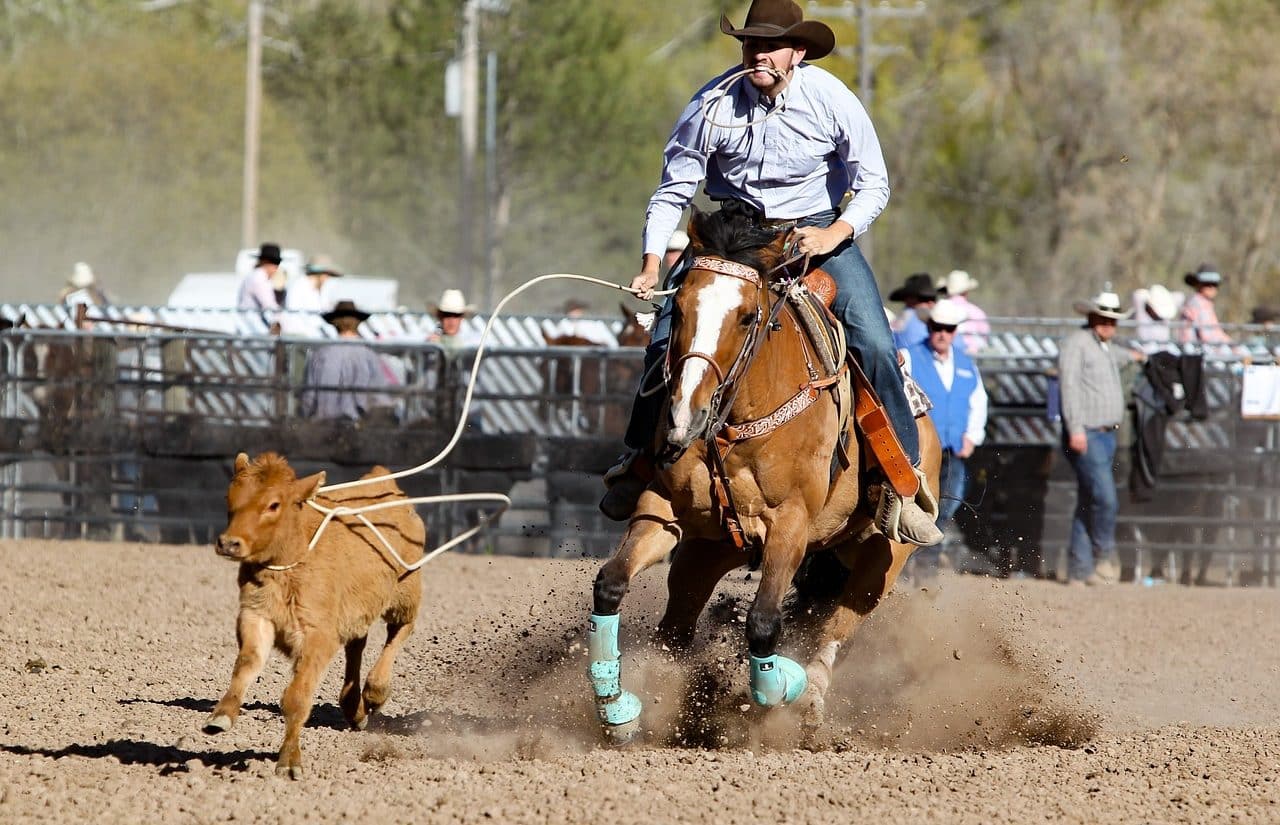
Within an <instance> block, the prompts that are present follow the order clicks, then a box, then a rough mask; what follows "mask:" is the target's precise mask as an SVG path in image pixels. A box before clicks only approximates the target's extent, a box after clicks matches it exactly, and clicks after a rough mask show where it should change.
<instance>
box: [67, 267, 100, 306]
mask: <svg viewBox="0 0 1280 825" xmlns="http://www.w3.org/2000/svg"><path fill="white" fill-rule="evenodd" d="M58 303H60V304H67V305H73V304H88V305H90V306H106V305H108V304H110V303H111V299H110V298H109V297H107V293H106V292H104V291H103V289H102V287H101V286H100V285H99V284H98V279H97V277H96V276H95V275H94V274H93V269H92V268H91V267H90V266H89V265H88V264H87V263H85V262H84V261H77V262H76V265H75V266H74V267H72V269H71V277H70V278H68V279H67V285H66V286H65V287H63V289H62V291H61V292H59V293H58Z"/></svg>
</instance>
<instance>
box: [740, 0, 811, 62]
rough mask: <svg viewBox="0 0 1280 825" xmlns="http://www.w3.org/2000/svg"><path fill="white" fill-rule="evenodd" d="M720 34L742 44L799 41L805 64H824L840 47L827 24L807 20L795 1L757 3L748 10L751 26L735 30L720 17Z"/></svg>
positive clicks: (782, 0)
mask: <svg viewBox="0 0 1280 825" xmlns="http://www.w3.org/2000/svg"><path fill="white" fill-rule="evenodd" d="M720 31H722V32H724V33H725V34H727V35H729V36H731V37H736V38H738V39H739V40H741V39H742V38H744V37H760V38H764V39H766V40H795V41H796V42H798V43H802V44H803V45H804V57H805V60H820V59H821V58H824V57H826V56H827V55H829V54H831V50H832V49H834V48H835V47H836V35H835V32H833V31H831V27H829V26H828V25H827V24H826V23H819V22H818V21H817V20H805V19H804V12H803V11H801V10H800V6H799V5H797V4H796V3H793V2H792V0H754V2H753V3H752V4H751V8H749V9H747V22H746V23H745V24H744V25H743V26H742V28H740V29H735V28H734V27H733V24H732V23H730V22H729V16H728V15H725V14H722V15H720Z"/></svg>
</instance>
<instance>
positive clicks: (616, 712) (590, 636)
mask: <svg viewBox="0 0 1280 825" xmlns="http://www.w3.org/2000/svg"><path fill="white" fill-rule="evenodd" d="M587 649H588V650H589V651H590V654H591V664H590V666H589V667H588V669H587V675H588V676H589V677H590V678H591V690H592V691H593V692H594V693H595V695H596V715H597V716H599V717H600V721H601V722H602V723H604V724H605V725H609V726H611V727H616V726H619V725H626V724H629V723H631V722H634V721H635V720H636V719H639V718H640V709H641V707H643V705H642V703H641V702H640V699H639V698H637V697H636V696H635V695H634V694H631V693H628V692H627V691H625V690H623V689H622V661H621V653H620V652H619V650H618V617H617V616H597V615H596V614H594V613H593V614H591V623H590V625H589V626H588V628H587Z"/></svg>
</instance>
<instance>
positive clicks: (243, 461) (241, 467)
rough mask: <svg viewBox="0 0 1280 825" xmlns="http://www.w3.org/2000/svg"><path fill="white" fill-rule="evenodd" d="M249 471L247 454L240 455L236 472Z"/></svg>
mask: <svg viewBox="0 0 1280 825" xmlns="http://www.w3.org/2000/svg"><path fill="white" fill-rule="evenodd" d="M247 469H249V456H248V455H246V454H245V453H240V455H238V456H236V472H237V473H243V472H244V471H245V470H247Z"/></svg>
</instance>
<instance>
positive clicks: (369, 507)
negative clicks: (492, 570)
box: [271, 272, 675, 572]
mask: <svg viewBox="0 0 1280 825" xmlns="http://www.w3.org/2000/svg"><path fill="white" fill-rule="evenodd" d="M552 280H571V281H584V282H586V283H589V284H596V285H598V286H604V287H609V288H610V289H617V290H621V291H622V292H629V293H631V294H633V295H638V294H639V291H638V290H635V289H632V288H631V287H629V286H622V285H621V284H615V283H613V282H612V281H606V280H603V279H601V278H592V277H591V276H589V275H573V274H571V273H567V272H557V273H553V274H550V275H539V276H538V277H536V278H532V279H530V280H528V281H525V282H524V283H523V284H521V285H520V286H518V287H516V288H515V289H513V290H512V291H511V292H509V293H507V295H506V297H504V298H503V299H502V300H501V301H499V302H498V305H497V306H495V307H494V308H493V313H492V314H491V315H490V317H489V320H488V322H487V323H486V324H485V325H484V332H482V333H481V334H480V343H479V345H477V347H476V355H475V362H474V363H473V364H472V365H471V376H470V378H469V379H468V381H467V393H466V395H465V396H464V397H463V401H462V413H461V415H460V416H459V417H458V426H457V427H455V428H454V431H453V437H452V438H450V439H449V443H447V444H445V445H444V447H443V448H441V450H440V452H439V453H437V454H436V455H435V456H434V457H432V458H430V459H428V460H427V461H424V462H423V463H421V464H419V465H418V466H416V467H410V468H408V469H406V470H399V471H397V472H394V473H391V474H390V475H383V476H374V477H372V478H361V479H357V480H355V481H347V482H344V483H342V484H330V485H327V486H325V487H321V488H320V489H318V490H317V491H316V494H317V495H319V494H321V493H329V492H333V491H335V490H347V489H350V488H353V487H360V486H362V485H365V484H380V483H382V482H384V481H394V480H396V479H399V478H405V477H407V476H411V475H415V474H417V473H421V472H423V471H424V470H428V469H430V468H431V467H434V466H435V465H437V464H439V463H440V462H441V461H443V460H444V458H445V457H446V456H447V455H449V453H450V452H452V451H453V448H454V447H455V446H457V444H458V441H459V440H460V439H461V438H462V433H463V430H464V429H465V428H466V424H467V414H468V413H469V412H470V410H471V396H472V395H473V394H474V393H475V388H476V376H477V375H479V373H480V362H481V360H482V358H483V357H484V348H485V346H486V345H487V343H488V340H489V333H490V331H491V330H492V329H493V323H494V321H496V320H497V319H498V317H499V316H500V315H501V314H502V308H503V307H504V306H506V305H507V302H508V301H510V300H511V299H512V298H515V297H516V296H517V295H519V294H520V293H522V292H524V291H525V290H527V289H529V288H530V287H533V286H535V285H537V284H540V283H543V282H544V281H552ZM673 292H675V290H674V289H667V290H658V291H655V292H653V293H652V294H653V295H654V296H659V295H670V294H672V293H673ZM458 501H490V502H495V503H497V504H498V505H499V506H498V508H497V509H496V510H495V511H494V512H492V513H490V514H489V515H487V516H485V517H484V518H483V519H481V520H480V522H479V523H478V524H476V525H475V526H474V527H472V528H471V529H469V530H467V531H466V532H464V533H461V534H460V535H457V536H455V537H454V538H452V539H450V540H449V541H448V542H446V543H444V544H442V545H440V546H439V547H437V548H435V549H433V550H432V551H431V552H429V553H427V554H425V555H424V556H423V557H422V558H420V559H418V560H417V561H416V562H413V563H412V564H411V563H409V562H406V561H405V560H404V559H403V558H401V557H400V554H399V553H397V552H396V551H395V548H394V547H392V546H391V543H390V542H389V541H387V539H386V537H385V536H383V535H382V532H381V531H379V530H378V528H377V527H376V526H375V525H374V524H373V522H371V521H370V520H369V519H368V518H367V517H366V516H365V515H364V514H365V513H371V512H374V511H376V510H385V509H387V508H389V507H406V506H409V505H414V504H443V503H447V502H458ZM307 504H309V505H311V507H312V508H314V509H315V510H317V511H319V512H321V513H323V514H324V519H323V520H322V521H321V522H320V526H319V527H317V528H316V532H315V535H314V536H312V537H311V541H310V542H309V543H308V544H307V551H308V552H310V551H311V550H313V549H315V546H316V543H317V542H319V541H320V536H321V535H322V534H323V533H324V531H325V528H326V527H328V526H329V522H331V521H333V520H334V519H335V518H337V517H338V516H355V518H356V519H357V520H359V521H360V523H361V524H363V525H364V526H365V527H368V528H369V529H370V530H372V531H373V534H374V535H375V536H377V537H378V541H379V542H381V543H382V546H383V547H384V548H385V549H386V551H387V552H388V553H389V554H391V557H392V558H393V559H395V560H396V563H397V564H399V565H400V566H401V567H403V568H404V569H405V571H406V572H413V571H414V570H417V569H418V568H420V567H422V566H423V565H424V564H426V563H427V562H429V561H431V560H432V559H434V558H436V557H437V556H439V555H440V554H441V553H444V552H445V551H447V550H450V549H452V548H454V547H457V546H458V545H459V544H461V543H462V542H464V541H466V540H467V539H469V538H471V537H472V536H474V535H475V534H476V533H478V532H480V531H481V530H483V529H484V527H485V525H487V524H488V523H489V522H490V521H491V520H492V519H495V518H497V517H498V516H499V515H501V514H502V513H503V512H504V511H505V510H506V509H507V508H508V507H509V506H511V499H510V498H509V497H508V496H505V495H503V494H502V493H457V494H452V495H440V496H419V497H417V498H403V499H396V500H395V501H384V502H379V503H378V504H366V505H362V506H360V507H346V506H343V505H338V506H336V507H325V506H324V505H323V504H320V503H318V502H317V501H316V500H315V499H314V498H312V499H310V500H308V501H307ZM304 558H305V556H304ZM299 563H301V560H299V561H298V562H294V563H293V564H290V565H279V566H275V565H273V566H272V567H271V569H273V570H288V569H289V568H291V567H293V566H295V565H297V564H299Z"/></svg>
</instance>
